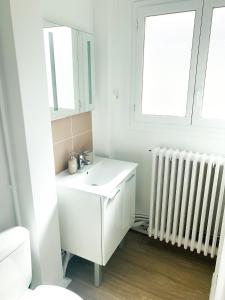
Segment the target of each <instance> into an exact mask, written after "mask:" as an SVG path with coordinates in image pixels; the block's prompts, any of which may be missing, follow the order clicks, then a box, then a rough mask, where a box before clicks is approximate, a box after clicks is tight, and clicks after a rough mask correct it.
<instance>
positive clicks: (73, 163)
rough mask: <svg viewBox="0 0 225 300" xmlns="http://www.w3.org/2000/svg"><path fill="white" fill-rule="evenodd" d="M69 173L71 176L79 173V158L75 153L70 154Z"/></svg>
mask: <svg viewBox="0 0 225 300" xmlns="http://www.w3.org/2000/svg"><path fill="white" fill-rule="evenodd" d="M68 171H69V173H70V174H71V175H72V174H75V173H76V172H77V158H76V154H75V153H74V152H71V153H70V157H69V160H68Z"/></svg>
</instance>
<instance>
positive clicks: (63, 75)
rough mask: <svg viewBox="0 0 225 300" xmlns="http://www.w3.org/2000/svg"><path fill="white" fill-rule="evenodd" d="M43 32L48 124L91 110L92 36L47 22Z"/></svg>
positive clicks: (92, 94)
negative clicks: (49, 115) (48, 111)
mask: <svg viewBox="0 0 225 300" xmlns="http://www.w3.org/2000/svg"><path fill="white" fill-rule="evenodd" d="M43 31H44V46H45V58H46V72H47V81H48V98H49V106H50V111H51V118H52V120H56V119H60V118H64V117H67V116H71V115H74V114H78V113H82V112H86V111H91V110H93V108H94V49H93V47H94V46H93V35H92V34H89V33H86V32H82V31H79V30H76V29H73V28H71V27H68V26H57V25H54V24H53V23H50V22H48V23H47V26H45V28H44V30H43Z"/></svg>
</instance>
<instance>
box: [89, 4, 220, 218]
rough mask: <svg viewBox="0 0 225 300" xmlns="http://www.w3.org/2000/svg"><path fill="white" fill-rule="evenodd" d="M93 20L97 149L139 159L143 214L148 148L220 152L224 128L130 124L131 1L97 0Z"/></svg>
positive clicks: (139, 204)
mask: <svg viewBox="0 0 225 300" xmlns="http://www.w3.org/2000/svg"><path fill="white" fill-rule="evenodd" d="M105 2H107V7H108V9H105V6H106V3H105ZM94 24H95V35H96V42H97V45H96V51H97V53H96V65H97V72H96V77H97V78H96V79H97V83H98V86H97V87H98V89H97V99H96V102H97V103H96V111H95V112H94V130H95V131H94V141H95V148H96V152H99V153H102V152H104V153H105V154H107V155H111V156H113V157H115V158H119V159H124V160H131V161H135V162H137V163H139V167H138V172H137V204H136V207H137V212H139V213H145V214H148V213H149V191H150V165H151V156H150V153H149V152H148V149H151V148H153V147H155V146H159V145H160V146H170V147H173V148H176V147H177V148H179V149H181V148H184V149H191V150H194V151H201V152H209V153H218V154H222V155H224V154H225V139H224V132H218V131H215V130H211V131H210V130H201V129H197V128H195V129H182V128H179V127H171V128H168V127H166V126H164V127H157V126H154V127H153V126H149V128H148V129H147V130H146V129H144V128H142V127H141V126H133V125H132V124H131V122H130V98H131V89H132V84H131V80H130V78H131V72H132V70H131V67H132V41H131V38H132V35H131V28H132V1H131V0H108V1H104V0H96V9H95V20H94ZM133 26H134V23H133ZM106 37H107V40H106ZM103 89H107V91H105V92H103ZM114 90H118V92H119V99H118V100H115V99H114V96H113V91H114ZM108 123H109V126H108V127H107V126H106V125H107V124H108ZM107 135H108V136H110V139H108V138H107V137H106V136H107Z"/></svg>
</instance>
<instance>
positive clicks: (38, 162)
mask: <svg viewBox="0 0 225 300" xmlns="http://www.w3.org/2000/svg"><path fill="white" fill-rule="evenodd" d="M21 7H22V8H23V9H21ZM0 45H1V47H0V55H1V59H0V61H1V62H2V67H3V68H2V69H1V70H2V73H3V76H1V77H2V79H3V89H4V100H5V107H6V111H7V120H8V127H9V132H10V137H11V149H12V154H13V159H14V168H15V176H16V184H17V192H18V197H19V204H20V211H21V219H22V224H23V225H24V226H25V227H26V228H28V229H29V231H30V235H31V248H32V263H33V264H32V266H33V286H36V285H38V284H40V283H45V284H59V285H60V284H61V283H62V280H63V278H62V263H61V251H60V238H59V224H58V210H57V198H56V188H55V174H54V159H53V148H52V136H51V126H50V114H49V108H48V99H47V97H48V96H47V79H46V72H45V64H44V46H43V36H42V19H41V12H40V7H39V2H38V1H36V0H20V1H17V0H10V1H8V0H3V1H1V2H0ZM1 75H2V74H1Z"/></svg>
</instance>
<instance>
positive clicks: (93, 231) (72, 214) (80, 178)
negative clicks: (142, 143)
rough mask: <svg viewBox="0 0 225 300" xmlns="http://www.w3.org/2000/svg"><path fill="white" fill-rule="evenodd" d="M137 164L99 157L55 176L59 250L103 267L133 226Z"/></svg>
mask: <svg viewBox="0 0 225 300" xmlns="http://www.w3.org/2000/svg"><path fill="white" fill-rule="evenodd" d="M136 168H137V164H135V163H130V162H123V161H117V160H112V159H106V158H98V159H96V160H95V162H94V164H93V165H91V166H88V167H86V169H85V170H84V171H82V172H80V173H77V174H75V175H69V174H68V172H67V171H64V172H62V173H60V174H59V175H57V195H58V206H59V221H60V234H61V245H62V249H64V250H66V251H67V252H69V253H72V254H74V255H78V256H80V257H83V258H85V259H87V260H90V261H92V262H94V263H95V264H97V265H100V266H104V265H106V263H107V262H108V260H109V259H110V257H111V256H112V254H113V252H114V251H115V250H116V248H117V247H118V245H119V244H120V243H121V241H122V240H123V238H124V236H125V235H126V233H127V232H128V230H129V229H130V228H131V227H132V225H133V223H134V217H135V186H136Z"/></svg>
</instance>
